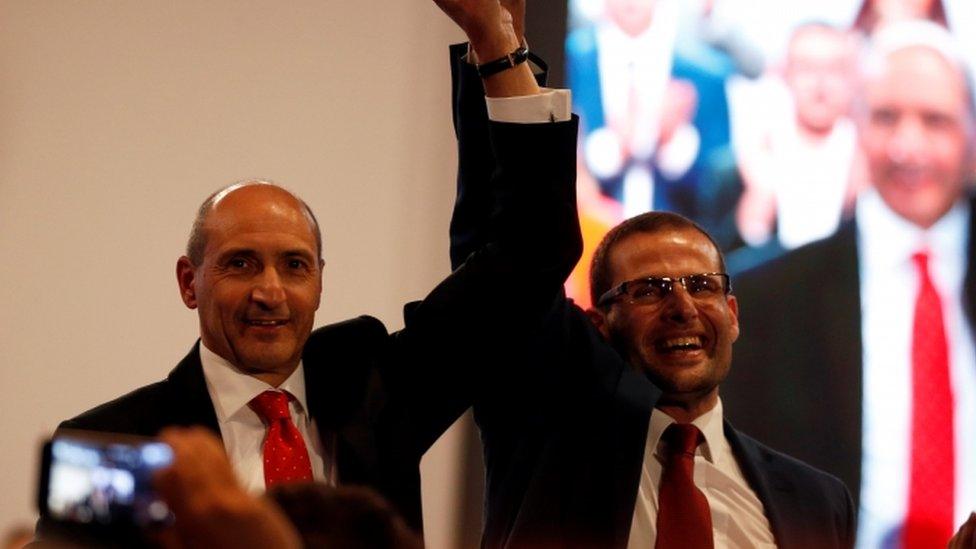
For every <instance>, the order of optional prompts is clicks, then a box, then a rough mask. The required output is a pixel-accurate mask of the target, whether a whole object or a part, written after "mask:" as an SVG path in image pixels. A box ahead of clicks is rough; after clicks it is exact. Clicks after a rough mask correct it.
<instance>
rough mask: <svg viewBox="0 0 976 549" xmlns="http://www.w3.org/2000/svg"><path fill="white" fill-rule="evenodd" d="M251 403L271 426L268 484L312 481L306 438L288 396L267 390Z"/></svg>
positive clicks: (267, 447) (266, 466) (267, 448)
mask: <svg viewBox="0 0 976 549" xmlns="http://www.w3.org/2000/svg"><path fill="white" fill-rule="evenodd" d="M250 405H251V409H253V410H254V411H255V412H256V413H257V414H258V415H259V416H261V419H263V420H264V424H265V425H267V426H268V433H267V435H266V436H265V438H264V485H265V487H266V488H270V487H272V486H274V485H275V484H278V483H281V482H295V481H303V480H305V481H307V480H312V464H311V462H310V461H309V460H308V450H307V449H306V448H305V441H304V440H303V439H302V434H301V433H300V432H298V428H297V427H295V424H294V423H293V422H292V421H291V414H290V413H289V412H288V395H287V394H286V393H283V392H281V391H265V392H263V393H261V394H260V395H258V396H256V397H254V399H253V400H251V404H250Z"/></svg>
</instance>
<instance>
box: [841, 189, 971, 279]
mask: <svg viewBox="0 0 976 549" xmlns="http://www.w3.org/2000/svg"><path fill="white" fill-rule="evenodd" d="M970 215H971V214H970V211H969V208H968V207H967V204H966V200H965V199H961V200H959V201H957V202H956V203H955V204H954V205H953V206H952V208H951V209H949V211H948V212H946V214H945V215H943V216H942V218H940V219H939V220H938V221H936V222H935V224H934V225H932V226H931V227H929V228H928V229H922V228H920V227H918V226H917V225H914V224H913V223H911V222H910V221H908V220H906V219H905V218H903V217H901V216H899V215H898V214H896V213H895V212H894V211H893V210H892V209H891V208H889V207H888V205H887V204H885V202H884V200H882V199H881V195H880V194H879V193H878V191H877V190H876V189H874V188H870V189H866V190H865V191H864V192H862V193H861V196H860V197H858V200H857V205H856V217H857V238H858V250H859V253H860V254H861V255H862V256H863V258H864V259H865V260H866V261H865V262H864V264H865V265H867V266H872V268H878V269H882V270H884V271H888V272H890V271H891V270H892V269H896V268H900V267H903V266H905V265H908V264H909V263H910V261H911V257H912V255H913V254H914V253H916V252H918V251H920V250H928V251H929V252H930V255H931V256H932V257H933V258H934V259H935V260H936V261H938V262H940V263H941V262H948V261H959V262H961V261H963V258H965V257H966V246H967V245H968V243H967V242H966V239H964V238H959V235H961V234H968V230H967V227H968V225H969V216H970ZM960 265H961V263H960Z"/></svg>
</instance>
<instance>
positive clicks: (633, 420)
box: [594, 345, 661, 547]
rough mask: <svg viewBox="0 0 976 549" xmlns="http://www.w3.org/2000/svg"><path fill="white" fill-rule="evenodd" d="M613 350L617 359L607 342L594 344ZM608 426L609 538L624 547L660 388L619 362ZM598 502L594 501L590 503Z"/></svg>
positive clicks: (610, 351) (604, 350) (603, 349)
mask: <svg viewBox="0 0 976 549" xmlns="http://www.w3.org/2000/svg"><path fill="white" fill-rule="evenodd" d="M596 348H597V349H600V350H601V351H603V352H608V353H613V354H614V356H613V357H610V358H612V359H613V360H615V361H618V362H620V361H621V360H620V358H619V356H617V355H616V353H615V352H613V351H612V350H611V348H610V347H609V346H607V345H601V346H598V347H596ZM615 393H616V398H615V399H614V410H613V416H614V417H613V420H612V425H613V426H614V429H615V431H614V437H613V444H614V447H613V449H612V450H613V454H612V455H613V457H612V463H613V467H612V474H613V483H614V491H613V493H614V497H615V501H614V505H613V509H614V510H615V512H613V539H614V540H615V541H616V543H615V544H614V546H620V547H623V546H626V544H627V539H628V536H629V534H630V525H631V522H632V520H633V516H634V505H635V503H636V501H637V491H638V489H639V487H640V478H641V465H642V464H643V462H644V447H645V445H646V443H647V428H648V424H649V422H650V419H651V412H652V411H653V409H654V405H655V404H656V403H657V400H658V398H660V396H661V390H660V389H658V388H657V387H655V386H654V384H653V383H651V382H650V380H648V379H647V377H645V376H644V375H643V374H642V373H640V372H637V371H635V370H634V369H633V368H632V367H630V366H629V365H627V364H622V365H621V375H620V378H619V381H618V383H617V387H616V391H615ZM594 503H595V504H596V505H600V504H599V503H598V502H594Z"/></svg>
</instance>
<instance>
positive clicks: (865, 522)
mask: <svg viewBox="0 0 976 549" xmlns="http://www.w3.org/2000/svg"><path fill="white" fill-rule="evenodd" d="M856 214H857V230H858V234H857V238H858V244H857V250H858V264H859V269H860V283H861V334H862V347H863V351H862V352H863V357H862V358H863V372H864V373H863V391H864V393H863V395H864V400H863V403H862V413H863V419H862V424H861V432H862V434H861V448H862V461H861V496H860V511H859V513H858V536H857V538H858V542H857V545H858V547H881V546H885V545H886V544H889V543H890V542H891V541H892V540H897V539H898V538H897V536H898V535H899V531H900V528H901V525H902V522H903V520H904V518H905V512H906V511H907V509H908V484H909V467H910V464H911V404H912V386H911V385H912V381H911V380H912V365H911V345H912V324H913V317H914V309H915V298H916V296H917V294H918V284H919V282H918V273H917V270H916V267H915V264H914V263H913V262H912V259H911V257H912V255H913V254H914V253H916V252H918V251H920V250H928V252H929V272H930V274H931V277H932V283H933V284H934V285H935V288H936V290H937V291H938V293H939V297H940V298H941V299H942V314H943V318H944V319H945V328H946V336H947V337H948V339H949V379H950V383H951V385H952V393H953V403H954V409H953V420H954V423H955V425H954V429H955V442H956V456H955V465H956V471H955V479H956V488H955V496H956V497H955V525H954V526H955V527H954V529H955V528H958V527H959V526H960V525H961V524H962V523H963V522H964V521H965V519H966V517H968V516H969V513H970V512H971V511H973V510H974V509H976V353H974V348H973V332H972V327H971V326H970V325H969V323H968V322H967V321H966V317H965V314H964V311H963V307H962V303H963V295H962V291H963V277H964V276H965V272H966V262H967V260H966V256H967V254H966V249H967V245H968V239H969V234H968V233H969V231H968V228H969V217H970V215H971V213H970V211H969V207H968V205H967V204H965V203H962V202H960V203H959V204H956V205H955V206H954V207H953V208H952V209H951V210H950V211H949V212H948V213H947V214H946V215H945V216H943V217H942V219H940V220H939V221H938V222H937V223H936V224H935V225H933V226H932V227H931V228H929V229H928V230H922V229H920V228H919V227H917V226H915V225H913V224H911V223H909V222H908V221H906V220H905V219H903V218H901V217H899V216H898V215H897V214H895V213H894V212H893V211H891V209H889V208H888V206H887V205H886V204H885V203H884V201H883V200H881V197H880V195H878V193H877V192H876V191H875V190H873V189H870V190H868V191H866V192H864V193H863V194H862V195H861V196H860V197H859V198H858V203H857V206H856Z"/></svg>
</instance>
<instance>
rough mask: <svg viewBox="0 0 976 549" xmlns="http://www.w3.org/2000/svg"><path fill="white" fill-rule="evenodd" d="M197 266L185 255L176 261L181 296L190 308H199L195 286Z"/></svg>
mask: <svg viewBox="0 0 976 549" xmlns="http://www.w3.org/2000/svg"><path fill="white" fill-rule="evenodd" d="M196 274H197V268H196V267H195V266H194V265H193V262H192V261H190V258H189V257H186V256H185V255H184V256H183V257H181V258H179V259H178V260H177V261H176V282H177V284H179V285H180V298H181V299H182V300H183V303H184V304H185V305H186V306H187V307H188V308H190V309H196V308H197V292H196V289H195V288H194V282H195V280H196Z"/></svg>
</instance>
